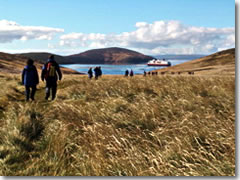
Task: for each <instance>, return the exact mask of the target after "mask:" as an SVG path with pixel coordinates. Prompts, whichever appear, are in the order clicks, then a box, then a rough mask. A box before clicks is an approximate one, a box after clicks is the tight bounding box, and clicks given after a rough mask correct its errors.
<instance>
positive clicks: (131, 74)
mask: <svg viewBox="0 0 240 180" xmlns="http://www.w3.org/2000/svg"><path fill="white" fill-rule="evenodd" d="M133 75H134V73H133V70H132V69H131V71H130V76H131V77H133Z"/></svg>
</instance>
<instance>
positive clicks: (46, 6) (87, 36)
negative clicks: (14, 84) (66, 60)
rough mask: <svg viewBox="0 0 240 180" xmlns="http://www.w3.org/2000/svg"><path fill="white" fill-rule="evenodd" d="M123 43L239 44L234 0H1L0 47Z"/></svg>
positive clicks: (174, 47)
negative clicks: (237, 41)
mask: <svg viewBox="0 0 240 180" xmlns="http://www.w3.org/2000/svg"><path fill="white" fill-rule="evenodd" d="M107 47H122V48H128V49H131V50H136V51H138V52H141V53H144V54H147V55H160V54H211V53H214V52H217V51H221V50H224V49H228V48H233V47H235V1H234V0H121V1H115V0H41V1H40V0H39V1H37V0H35V1H33V0H7V1H6V0H0V52H7V53H24V52H51V53H55V54H59V55H70V54H76V53H80V52H83V51H86V50H90V49H97V48H107Z"/></svg>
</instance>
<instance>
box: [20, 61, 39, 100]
mask: <svg viewBox="0 0 240 180" xmlns="http://www.w3.org/2000/svg"><path fill="white" fill-rule="evenodd" d="M33 63H34V62H33V60H32V59H28V61H27V65H26V66H25V67H24V69H23V71H22V84H23V85H25V94H26V101H29V98H31V99H32V100H33V101H34V95H35V92H36V89H37V84H38V83H39V77H38V72H37V68H36V67H35V66H34V65H33Z"/></svg>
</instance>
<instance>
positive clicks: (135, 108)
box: [0, 75, 235, 176]
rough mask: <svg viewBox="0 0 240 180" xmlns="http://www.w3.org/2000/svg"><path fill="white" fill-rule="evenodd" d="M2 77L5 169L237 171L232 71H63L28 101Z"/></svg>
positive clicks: (1, 158) (52, 172)
mask: <svg viewBox="0 0 240 180" xmlns="http://www.w3.org/2000/svg"><path fill="white" fill-rule="evenodd" d="M0 85H1V87H2V88H1V89H0V95H1V96H0V98H1V99H0V100H1V101H0V125H1V129H0V132H1V137H0V175H3V176H10V175H11V176H15V175H28V176H68V175H80V176H91V175H93V176H234V175H235V95H234V93H235V78H234V77H200V76H175V77H174V76H155V77H146V78H144V77H142V76H136V77H134V78H125V77H120V76H119V77H118V76H116V77H114V76H106V77H103V78H101V79H99V80H97V81H96V80H89V79H87V77H86V76H76V75H65V76H64V79H63V81H62V82H60V83H59V86H58V96H57V99H56V100H55V101H53V102H51V101H50V102H46V101H44V84H43V83H41V84H40V86H39V87H38V89H39V90H38V91H37V94H36V99H37V100H36V102H29V103H26V102H24V87H23V86H21V85H20V84H19V77H18V76H10V75H9V76H4V77H0Z"/></svg>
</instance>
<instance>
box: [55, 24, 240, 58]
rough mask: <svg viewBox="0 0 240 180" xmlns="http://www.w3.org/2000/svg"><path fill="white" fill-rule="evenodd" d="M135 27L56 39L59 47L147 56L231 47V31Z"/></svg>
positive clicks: (182, 26) (154, 26)
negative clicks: (137, 52) (127, 51)
mask: <svg viewBox="0 0 240 180" xmlns="http://www.w3.org/2000/svg"><path fill="white" fill-rule="evenodd" d="M135 27H136V30H135V31H132V32H123V33H120V34H94V33H91V34H84V33H71V34H65V35H62V36H61V37H60V38H61V41H60V45H61V46H68V47H89V48H99V47H111V46H119V47H126V48H134V49H141V51H142V52H145V53H150V54H159V53H164V52H169V53H175V52H176V53H180V54H181V53H182V54H183V53H187V54H189V53H211V52H215V51H217V50H218V49H224V48H231V47H235V29H234V28H208V27H196V26H188V25H184V24H182V23H181V22H179V21H156V22H154V23H152V24H148V23H146V22H137V23H136V25H135ZM164 54H165V53H164Z"/></svg>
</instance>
